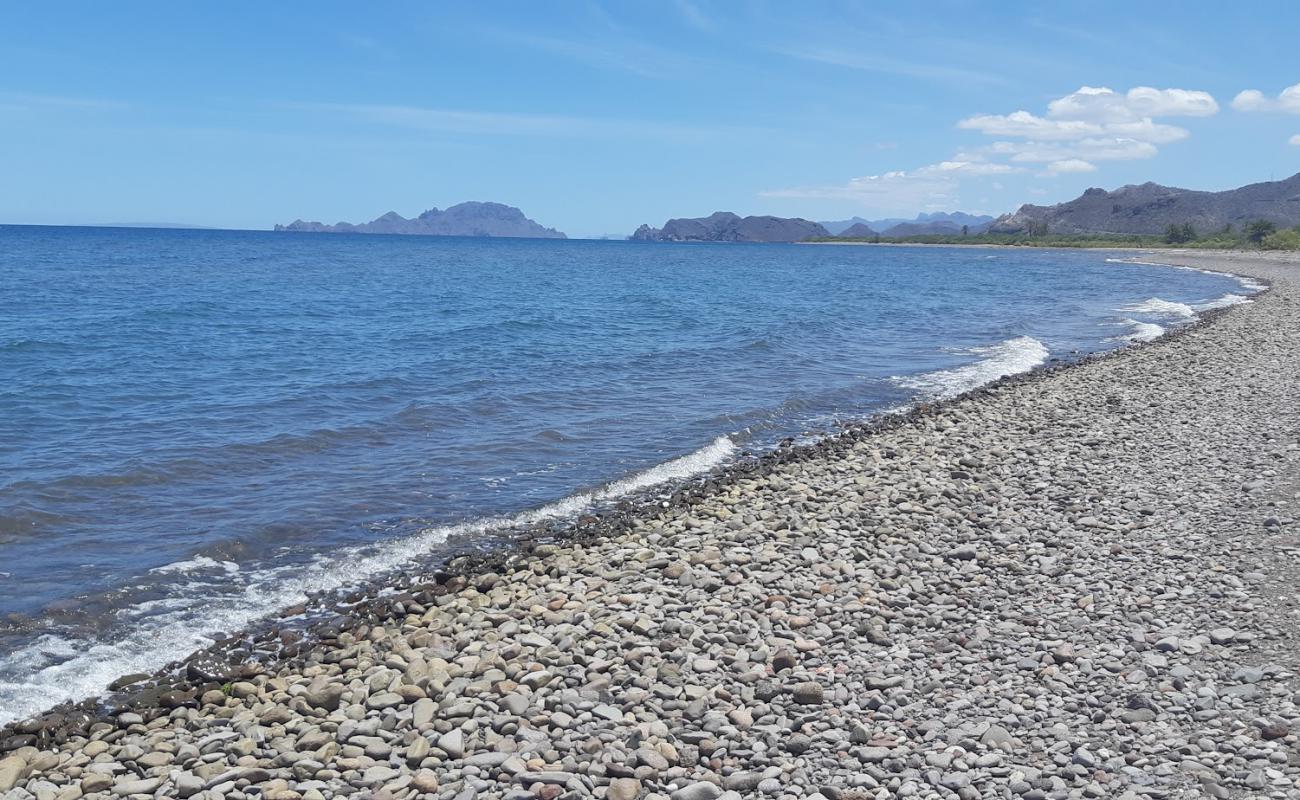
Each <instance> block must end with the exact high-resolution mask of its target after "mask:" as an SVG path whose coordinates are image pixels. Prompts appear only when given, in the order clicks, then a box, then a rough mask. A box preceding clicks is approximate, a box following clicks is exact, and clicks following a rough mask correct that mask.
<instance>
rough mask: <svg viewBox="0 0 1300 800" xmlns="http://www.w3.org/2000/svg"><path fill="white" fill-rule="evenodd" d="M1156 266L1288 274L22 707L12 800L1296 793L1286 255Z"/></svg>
mask: <svg viewBox="0 0 1300 800" xmlns="http://www.w3.org/2000/svg"><path fill="white" fill-rule="evenodd" d="M1151 258H1152V260H1157V261H1162V262H1165V263H1183V264H1188V265H1192V266H1198V267H1204V268H1210V269H1223V270H1227V271H1231V272H1236V273H1239V274H1248V275H1251V276H1255V277H1258V278H1261V279H1265V280H1267V281H1270V282H1271V283H1272V286H1273V288H1272V290H1271V291H1269V292H1268V293H1266V294H1264V295H1262V296H1260V297H1259V298H1258V299H1257V300H1256V301H1255V302H1253V303H1250V304H1246V305H1242V306H1238V307H1235V308H1233V309H1231V310H1229V311H1227V312H1226V313H1223V314H1220V315H1218V316H1217V317H1216V318H1215V319H1214V320H1213V321H1211V322H1209V323H1207V324H1204V325H1198V326H1196V327H1194V328H1191V329H1189V330H1185V331H1182V332H1180V333H1178V334H1176V335H1174V336H1170V337H1167V338H1165V339H1162V340H1158V341H1156V342H1153V343H1150V344H1148V345H1144V346H1140V347H1136V348H1133V349H1132V350H1130V351H1127V352H1125V353H1122V354H1119V355H1116V356H1113V357H1107V358H1100V359H1096V360H1091V361H1087V362H1085V363H1083V364H1080V365H1078V366H1074V367H1069V368H1065V369H1060V370H1053V371H1048V372H1045V373H1043V374H1040V375H1035V376H1032V377H1030V378H1027V379H1021V380H1011V381H1006V382H1003V383H1000V384H997V385H995V386H993V387H991V388H989V389H987V390H983V391H978V392H975V393H973V394H971V395H970V396H968V397H965V398H963V399H961V400H960V401H958V402H954V403H951V404H945V405H942V406H940V407H938V408H935V409H933V410H930V411H927V412H925V413H920V414H917V415H914V416H913V417H911V418H910V419H909V420H908V421H906V422H905V423H904V424H901V425H897V426H894V427H892V428H887V429H884V430H882V431H880V432H877V433H873V434H871V435H865V436H861V437H856V438H854V437H847V438H846V439H844V440H843V441H841V442H840V443H839V445H838V446H836V447H828V448H824V449H823V450H822V451H821V452H822V453H823V455H821V456H810V457H808V458H800V459H790V460H785V461H781V462H779V463H775V464H774V465H773V466H772V467H771V468H770V469H764V470H761V471H756V472H754V473H753V474H752V475H741V476H738V477H736V478H735V479H734V480H730V481H727V482H725V483H722V484H720V486H721V488H719V489H718V490H716V491H714V492H711V493H706V494H704V495H703V496H702V497H697V498H696V499H695V501H694V502H691V503H684V504H668V505H667V507H664V508H662V509H660V510H659V511H658V512H657V513H647V514H645V515H643V516H642V517H641V518H639V519H636V520H635V521H633V523H632V524H631V525H630V526H626V527H624V528H622V529H620V530H618V531H617V532H614V533H611V534H609V535H606V536H597V537H594V538H590V539H588V540H585V541H573V542H570V543H566V544H562V545H558V546H546V547H540V548H536V549H535V550H534V553H533V555H534V556H535V557H533V558H529V559H520V560H518V561H517V562H512V563H514V564H515V566H513V567H511V568H509V569H506V570H503V571H501V572H500V573H486V574H479V575H474V576H471V577H469V578H468V579H466V578H463V577H456V578H450V579H446V580H445V581H444V582H442V583H441V584H430V588H428V589H425V590H422V591H419V592H413V593H407V594H403V595H400V596H398V597H397V599H396V600H394V601H393V602H391V603H390V604H389V606H388V608H389V609H391V612H390V613H389V616H388V619H387V620H385V621H382V622H380V623H378V624H360V625H356V626H354V627H352V628H351V629H350V630H345V631H343V632H341V633H339V634H338V635H337V636H335V637H334V638H332V639H331V640H330V641H329V642H328V643H327V644H321V645H318V646H314V647H312V648H311V649H310V650H309V651H308V652H306V653H305V654H302V655H300V656H299V657H298V658H296V659H294V660H293V661H291V662H285V663H283V664H280V665H278V666H277V665H263V666H257V665H252V664H250V665H248V666H247V667H246V668H244V669H243V670H241V671H240V672H239V673H238V674H235V675H225V674H214V675H208V676H204V675H202V674H195V675H192V676H191V677H193V678H194V681H193V682H192V686H190V688H188V689H186V688H184V687H180V688H173V689H172V690H170V691H168V692H166V693H163V694H161V695H159V696H157V697H155V698H154V700H155V703H154V704H153V705H151V706H149V707H142V708H139V709H129V710H124V711H121V712H120V713H117V714H115V715H114V716H112V717H110V718H108V719H106V720H98V721H93V722H91V723H89V724H87V725H86V726H85V729H84V732H80V733H78V732H74V733H73V734H71V735H68V734H66V728H65V729H64V730H65V733H64V734H63V735H60V736H59V737H57V738H58V739H66V740H64V741H57V740H55V739H51V738H50V737H48V736H44V735H43V734H42V730H43V728H42V724H44V723H41V722H33V723H31V724H29V725H26V726H24V725H23V724H19V725H18V726H15V727H14V728H13V729H12V730H11V732H10V734H11V735H10V736H9V738H8V739H7V740H6V741H7V742H8V743H9V744H8V745H7V746H6V747H3V748H0V750H4V749H7V752H0V794H3V796H4V797H6V798H10V797H12V798H24V800H25V799H26V798H32V797H34V798H38V800H54V799H55V798H66V799H67V800H71V799H72V798H77V797H142V798H143V797H181V798H204V800H206V799H207V798H212V799H213V800H215V799H216V798H253V797H263V798H268V800H297V799H298V798H304V799H305V800H322V799H323V798H332V797H355V796H367V795H369V796H373V797H376V798H394V800H403V799H404V798H413V797H427V798H447V799H448V800H450V799H451V798H456V799H457V800H469V798H475V797H485V798H496V797H503V798H520V799H521V800H522V798H548V799H550V798H579V797H597V798H609V800H634V799H635V798H672V800H714V798H719V797H722V798H739V797H771V798H804V799H805V800H820V799H821V798H825V800H850V799H852V800H858V799H860V798H905V797H911V798H964V799H966V800H974V799H975V798H1023V799H1024V800H1035V799H1040V800H1041V799H1042V798H1053V799H1055V798H1124V799H1126V800H1132V799H1135V798H1196V797H1214V798H1223V797H1240V798H1265V797H1267V798H1300V741H1298V737H1300V681H1298V680H1297V677H1296V673H1297V672H1298V671H1300V642H1298V639H1297V636H1298V634H1300V605H1297V596H1296V591H1297V588H1296V587H1297V586H1298V585H1300V521H1298V520H1297V519H1296V516H1297V514H1296V502H1297V500H1300V261H1295V260H1287V259H1285V258H1268V257H1263V256H1246V255H1227V254H1220V253H1214V254H1195V253H1187V254H1182V253H1169V252H1161V253H1159V254H1156V255H1154V256H1152V257H1151ZM200 672H201V671H200ZM28 742H30V743H28Z"/></svg>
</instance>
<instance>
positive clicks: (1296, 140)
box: [1286, 133, 1300, 147]
mask: <svg viewBox="0 0 1300 800" xmlns="http://www.w3.org/2000/svg"><path fill="white" fill-rule="evenodd" d="M1286 141H1287V144H1293V145H1295V146H1296V147H1300V133H1297V134H1296V135H1295V136H1292V137H1291V138H1290V139H1287V140H1286Z"/></svg>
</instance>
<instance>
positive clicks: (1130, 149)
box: [957, 86, 1219, 174]
mask: <svg viewBox="0 0 1300 800" xmlns="http://www.w3.org/2000/svg"><path fill="white" fill-rule="evenodd" d="M1218 112H1219V104H1218V103H1217V102H1216V101H1215V99H1214V97H1213V96H1211V95H1210V94H1209V93H1208V92H1202V91H1195V90H1190V89H1155V88H1152V87H1150V86H1138V87H1136V88H1133V89H1129V90H1128V91H1127V92H1125V93H1122V94H1121V93H1120V92H1117V91H1115V90H1113V89H1110V88H1107V87H1094V86H1081V87H1079V89H1078V90H1077V91H1074V92H1071V93H1070V94H1067V95H1065V96H1064V97H1059V98H1057V99H1055V100H1052V101H1051V102H1050V103H1048V104H1047V113H1046V114H1045V115H1043V116H1038V115H1036V114H1033V113H1031V112H1029V111H1023V110H1021V111H1013V112H1011V113H1010V114H977V115H975V116H972V117H967V118H966V119H963V120H961V121H960V122H958V123H957V127H958V128H960V129H962V130H974V131H979V132H980V133H983V134H984V135H986V136H994V137H1000V138H1001V139H1003V141H998V142H995V143H993V144H992V145H989V146H988V147H986V148H983V150H982V151H977V153H978V152H982V153H984V154H987V155H991V156H1003V157H1006V158H1008V159H1009V160H1011V161H1013V162H1030V163H1043V164H1049V165H1052V166H1051V167H1049V169H1048V170H1047V171H1046V173H1044V174H1060V173H1062V172H1091V171H1092V170H1094V169H1096V166H1095V165H1094V164H1093V163H1092V162H1094V161H1121V160H1130V159H1140V158H1151V157H1152V156H1154V155H1156V153H1158V152H1159V149H1158V147H1157V145H1162V144H1170V143H1172V142H1177V141H1180V140H1182V139H1186V138H1187V137H1188V136H1190V135H1191V134H1190V133H1189V132H1188V131H1187V129H1186V128H1181V127H1179V126H1177V125H1170V124H1168V123H1164V122H1157V121H1156V118H1157V117H1208V116H1212V115H1214V114H1217V113H1218ZM1006 139H1019V140H1022V141H1005V140H1006Z"/></svg>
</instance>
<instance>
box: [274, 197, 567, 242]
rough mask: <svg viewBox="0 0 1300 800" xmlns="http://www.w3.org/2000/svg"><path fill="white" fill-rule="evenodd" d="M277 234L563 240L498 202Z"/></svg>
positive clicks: (294, 227) (297, 225) (305, 225)
mask: <svg viewBox="0 0 1300 800" xmlns="http://www.w3.org/2000/svg"><path fill="white" fill-rule="evenodd" d="M275 229H276V230H277V231H301V232H306V233H395V234H412V235H419V236H513V237H519V238H525V239H565V238H568V237H566V236H565V235H564V234H563V233H561V232H559V231H557V230H555V229H554V228H545V227H542V226H541V225H539V224H538V223H536V222H534V221H533V220H531V219H529V218H528V217H525V216H524V212H522V211H520V210H519V209H517V208H515V207H514V206H507V205H502V204H501V203H478V202H469V203H460V204H459V205H454V206H451V207H450V208H447V209H445V210H443V211H439V210H438V209H436V208H431V209H429V210H428V211H425V212H424V213H423V214H421V215H419V216H418V217H415V218H414V219H407V218H405V217H403V216H402V215H401V214H398V213H397V212H395V211H389V212H388V213H387V214H384V215H383V216H382V217H379V218H378V219H375V220H372V221H370V222H363V223H360V224H352V223H350V222H339V223H336V224H334V225H325V224H323V223H320V222H305V221H303V220H295V221H294V222H291V223H289V224H288V225H276V226H275Z"/></svg>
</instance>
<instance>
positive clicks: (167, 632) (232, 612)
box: [0, 436, 737, 725]
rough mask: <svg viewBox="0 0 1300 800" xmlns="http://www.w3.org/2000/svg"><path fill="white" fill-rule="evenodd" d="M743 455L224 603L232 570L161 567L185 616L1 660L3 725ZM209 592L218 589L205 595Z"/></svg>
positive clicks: (635, 480)
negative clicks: (460, 542)
mask: <svg viewBox="0 0 1300 800" xmlns="http://www.w3.org/2000/svg"><path fill="white" fill-rule="evenodd" d="M736 452H737V448H736V445H735V443H734V442H733V441H732V440H731V439H730V438H729V437H727V436H720V437H718V438H717V439H715V440H714V441H712V442H711V443H709V444H708V445H706V446H705V447H702V448H700V449H699V450H696V451H694V452H692V453H688V454H686V455H684V456H681V457H679V458H674V459H672V460H670V461H665V462H664V463H662V464H659V465H657V466H654V467H651V468H649V469H646V470H644V471H641V472H637V473H634V474H632V475H629V476H628V477H626V478H622V479H620V480H616V481H613V482H611V483H608V484H606V485H604V486H602V487H600V488H597V489H593V490H590V491H585V492H579V493H577V494H573V495H570V496H569V497H566V498H564V499H563V500H559V501H557V502H555V503H551V504H549V505H545V506H542V507H540V508H537V509H533V510H531V511H525V512H522V513H519V514H515V515H512V516H501V517H488V518H482V519H477V520H473V521H470V522H465V523H461V524H457V525H447V526H440V527H431V528H426V529H424V530H421V531H420V532H419V533H417V534H414V535H412V536H409V537H406V538H404V539H398V540H395V541H391V542H384V543H381V544H378V545H375V546H373V547H369V548H349V549H346V550H343V551H339V552H335V553H333V554H329V555H323V556H319V557H317V558H316V559H315V560H314V561H312V562H309V563H307V564H296V565H285V566H279V567H273V568H268V569H263V570H260V571H257V572H250V573H249V574H247V575H246V576H245V577H246V581H247V582H246V583H245V584H244V585H243V586H242V587H239V588H236V589H234V590H233V591H232V590H231V588H230V587H229V586H226V587H223V588H224V589H225V591H224V593H219V594H218V593H217V585H216V584H215V583H209V582H206V581H205V580H204V578H203V577H202V573H203V572H204V571H209V572H211V571H214V570H217V569H220V570H221V571H222V572H225V573H229V572H231V571H232V570H231V569H230V567H229V565H230V564H231V562H224V561H218V560H216V559H213V558H209V557H207V556H196V557H194V558H191V559H187V560H185V561H178V562H175V563H173V564H168V565H166V566H163V567H159V568H157V569H155V570H153V572H161V573H167V572H173V573H183V574H186V575H191V576H194V577H192V578H191V579H190V580H189V581H188V582H187V583H186V584H185V587H184V588H185V592H186V597H185V599H186V600H187V601H188V602H185V603H183V604H175V603H174V602H167V603H159V602H158V601H153V605H152V606H151V609H157V608H160V607H161V608H169V607H170V606H172V605H177V607H175V608H171V609H170V610H167V611H166V612H165V613H162V614H159V615H157V616H153V617H149V618H146V619H140V618H139V614H138V613H137V612H138V609H137V608H135V607H134V606H132V607H127V608H124V609H122V610H121V611H120V612H118V617H119V619H121V620H123V621H126V622H127V623H128V624H126V625H125V630H126V632H125V634H124V635H123V636H122V637H121V638H115V639H114V640H112V641H102V640H95V639H80V638H72V637H65V636H59V635H54V634H47V635H42V636H41V637H39V638H38V639H36V640H35V641H33V642H31V643H30V644H28V645H26V646H23V647H18V648H15V649H14V650H12V651H10V652H8V653H5V654H3V655H0V674H4V675H21V676H23V677H22V678H19V679H17V680H5V681H0V725H3V724H5V723H7V722H11V721H13V720H16V719H22V718H24V717H27V716H30V715H32V714H36V713H39V712H41V711H43V710H44V709H46V708H49V707H51V706H54V705H56V704H58V703H60V702H63V701H68V700H71V701H77V700H81V699H84V698H86V697H90V696H93V695H96V694H99V693H101V692H103V691H104V688H105V687H106V686H107V685H108V684H109V683H110V682H112V681H113V680H114V679H116V678H117V677H119V676H121V675H124V674H128V673H133V672H152V671H154V670H157V669H159V668H161V667H162V666H163V665H165V664H167V663H168V662H170V661H173V660H175V659H177V658H181V657H183V656H185V655H187V654H188V653H191V652H193V651H195V650H197V649H200V648H202V647H206V646H207V645H209V644H211V643H212V642H213V641H215V639H214V633H215V632H218V631H235V630H241V629H243V628H246V627H248V625H250V624H251V623H253V622H255V621H256V620H258V619H261V618H262V617H265V616H266V615H268V614H271V613H274V612H275V611H277V610H279V609H281V608H286V607H288V606H292V605H295V604H298V603H302V602H304V601H305V600H307V599H308V597H309V596H310V595H312V594H314V593H317V592H322V591H331V590H338V589H343V588H346V587H349V586H354V585H357V584H359V583H361V582H363V581H365V580H367V579H370V578H374V577H377V576H379V575H382V574H384V573H387V572H391V571H392V570H394V569H397V568H399V567H401V566H402V565H404V564H407V563H410V562H412V561H413V560H415V559H417V558H419V557H421V556H426V555H428V554H430V553H432V552H434V549H435V548H436V547H437V546H438V545H440V544H442V543H444V542H446V541H447V540H448V539H451V538H454V537H460V536H472V535H476V534H484V533H487V532H489V531H492V530H499V529H505V528H511V527H515V526H523V525H529V524H533V523H538V522H546V521H549V520H559V519H566V518H571V517H573V516H575V515H577V514H579V513H581V512H583V511H586V510H588V509H591V508H593V507H595V506H598V505H600V504H602V503H605V502H609V501H613V500H617V499H619V498H621V497H625V496H627V495H630V494H633V493H636V492H640V491H643V490H647V489H651V488H653V487H655V486H659V485H661V484H667V483H671V482H675V481H679V480H684V479H686V478H690V477H692V476H695V475H698V474H701V473H703V472H707V471H708V470H711V469H713V468H714V467H717V466H719V465H721V464H723V463H725V462H727V461H728V460H730V459H731V458H733V457H734V456H735V454H736ZM236 569H238V567H237V566H236ZM205 587H207V588H208V589H210V590H211V591H209V592H208V593H207V594H205V593H204V589H205ZM213 594H218V596H211V595H213Z"/></svg>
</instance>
